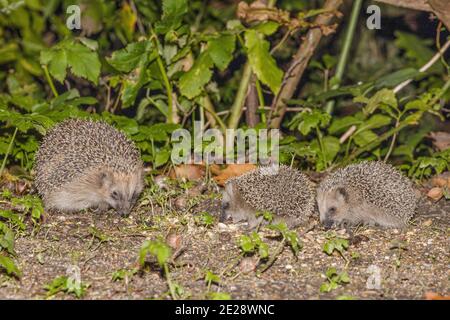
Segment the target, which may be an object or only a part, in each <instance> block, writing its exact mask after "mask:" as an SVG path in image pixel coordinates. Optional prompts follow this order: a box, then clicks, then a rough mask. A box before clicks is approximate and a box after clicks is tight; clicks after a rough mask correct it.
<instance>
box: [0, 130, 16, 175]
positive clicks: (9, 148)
mask: <svg viewBox="0 0 450 320" xmlns="http://www.w3.org/2000/svg"><path fill="white" fill-rule="evenodd" d="M16 134H17V128H16V129H14V133H13V136H12V138H11V141H10V142H9V145H8V149H7V150H6V154H5V157H4V158H3V161H2V166H1V168H0V177H1V176H2V174H3V170H4V169H5V166H6V160H8V156H9V154H10V153H11V149H12V146H13V144H14V140H15V139H16Z"/></svg>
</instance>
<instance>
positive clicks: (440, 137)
mask: <svg viewBox="0 0 450 320" xmlns="http://www.w3.org/2000/svg"><path fill="white" fill-rule="evenodd" d="M430 138H431V139H433V146H435V147H436V149H438V150H439V151H443V150H446V149H448V148H450V133H448V132H443V131H437V132H430Z"/></svg>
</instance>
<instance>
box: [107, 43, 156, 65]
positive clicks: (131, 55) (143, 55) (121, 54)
mask: <svg viewBox="0 0 450 320" xmlns="http://www.w3.org/2000/svg"><path fill="white" fill-rule="evenodd" d="M153 49H154V48H153V45H152V42H151V41H149V40H145V41H140V42H134V43H130V44H128V45H127V46H126V47H125V48H123V49H120V50H117V51H114V52H113V54H112V56H111V58H107V59H106V61H108V63H109V64H110V65H112V66H113V67H114V68H116V69H117V70H119V71H122V72H130V71H131V70H133V69H135V68H137V67H138V66H143V65H144V64H145V63H147V62H148V61H149V60H150V59H149V58H152V57H149V55H150V53H151V52H152V51H154V50H153ZM154 58H156V55H155V57H154Z"/></svg>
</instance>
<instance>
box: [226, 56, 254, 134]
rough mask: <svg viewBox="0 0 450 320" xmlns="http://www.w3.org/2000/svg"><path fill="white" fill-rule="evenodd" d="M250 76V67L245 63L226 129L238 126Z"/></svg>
mask: <svg viewBox="0 0 450 320" xmlns="http://www.w3.org/2000/svg"><path fill="white" fill-rule="evenodd" d="M251 75H252V67H251V66H250V63H249V62H247V63H246V64H245V66H244V72H243V74H242V79H241V83H240V84H239V88H238V92H237V94H236V98H235V99H234V103H233V105H232V107H231V114H230V119H229V120H228V128H230V129H236V128H237V127H238V124H239V119H240V118H241V115H242V109H243V107H244V103H245V97H246V96H247V89H248V84H249V82H250V78H251Z"/></svg>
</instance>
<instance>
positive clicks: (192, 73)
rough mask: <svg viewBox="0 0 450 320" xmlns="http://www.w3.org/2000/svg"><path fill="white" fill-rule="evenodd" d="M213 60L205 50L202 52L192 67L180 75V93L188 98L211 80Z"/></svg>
mask: <svg viewBox="0 0 450 320" xmlns="http://www.w3.org/2000/svg"><path fill="white" fill-rule="evenodd" d="M212 66H213V60H212V59H211V57H210V56H209V54H208V53H207V52H203V53H202V54H201V55H200V56H199V58H198V59H197V61H195V63H194V65H193V66H192V68H191V69H190V70H189V71H188V72H186V73H185V74H183V75H182V76H181V77H180V81H179V86H180V91H181V94H183V95H184V96H185V97H187V98H188V99H192V98H194V97H196V96H198V95H199V94H200V93H201V92H202V89H203V87H204V85H205V84H207V83H208V82H209V81H210V80H211V76H212V72H211V70H210V68H211V67H212Z"/></svg>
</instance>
